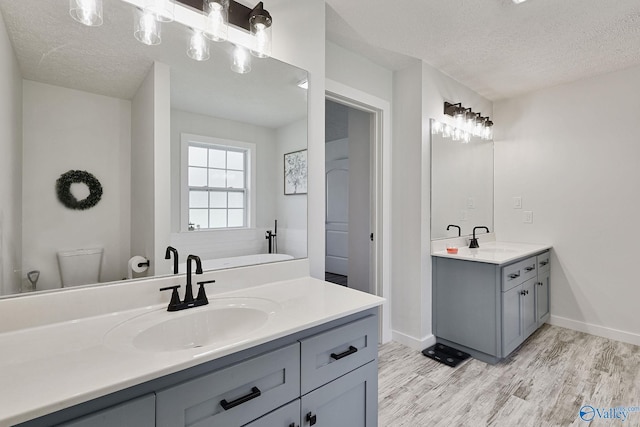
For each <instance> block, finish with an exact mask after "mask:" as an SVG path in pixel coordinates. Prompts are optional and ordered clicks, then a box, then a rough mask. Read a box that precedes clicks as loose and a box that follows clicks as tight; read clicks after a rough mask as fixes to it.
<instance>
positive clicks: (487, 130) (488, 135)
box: [482, 126, 493, 140]
mask: <svg viewBox="0 0 640 427" xmlns="http://www.w3.org/2000/svg"><path fill="white" fill-rule="evenodd" d="M482 138H483V139H486V140H490V139H492V138H493V128H492V127H491V126H485V127H484V130H483V132H482Z"/></svg>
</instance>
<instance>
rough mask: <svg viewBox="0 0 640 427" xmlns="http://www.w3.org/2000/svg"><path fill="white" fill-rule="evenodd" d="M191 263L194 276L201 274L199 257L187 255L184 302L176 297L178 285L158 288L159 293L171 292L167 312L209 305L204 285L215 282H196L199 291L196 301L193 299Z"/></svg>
mask: <svg viewBox="0 0 640 427" xmlns="http://www.w3.org/2000/svg"><path fill="white" fill-rule="evenodd" d="M172 249H173V248H172ZM167 250H168V249H167ZM176 259H177V257H176ZM191 261H195V262H196V272H195V274H202V261H200V257H198V256H195V255H189V256H188V257H187V285H186V286H185V292H184V300H182V301H180V296H179V295H178V288H180V285H175V286H167V287H166V288H160V290H161V291H167V290H172V291H173V292H172V293H171V301H170V302H169V307H167V311H178V310H184V309H187V308H192V307H199V306H201V305H207V304H209V300H208V299H207V294H206V292H205V291H204V285H206V284H207V283H215V280H207V281H204V282H198V285H200V289H199V290H198V296H197V297H196V299H193V286H192V285H191Z"/></svg>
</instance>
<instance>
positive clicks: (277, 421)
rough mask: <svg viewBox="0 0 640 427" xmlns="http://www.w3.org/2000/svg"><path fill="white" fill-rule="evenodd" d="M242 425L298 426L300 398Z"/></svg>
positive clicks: (254, 426) (255, 426)
mask: <svg viewBox="0 0 640 427" xmlns="http://www.w3.org/2000/svg"><path fill="white" fill-rule="evenodd" d="M243 427H300V399H296V400H294V401H293V402H291V403H289V404H288V405H285V406H283V407H282V408H279V409H276V410H275V411H273V412H270V413H268V414H267V415H265V416H264V417H262V418H258V419H257V420H255V421H253V422H251V423H249V424H245V425H244V426H243Z"/></svg>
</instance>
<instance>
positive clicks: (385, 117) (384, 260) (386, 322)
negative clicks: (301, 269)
mask: <svg viewBox="0 0 640 427" xmlns="http://www.w3.org/2000/svg"><path fill="white" fill-rule="evenodd" d="M325 97H326V99H329V100H331V101H335V102H338V103H340V104H344V105H347V106H349V107H352V108H355V109H358V110H361V111H366V112H368V113H372V114H373V117H374V124H373V129H374V132H373V134H374V135H373V136H374V137H373V146H372V150H371V157H372V163H371V164H372V166H373V168H372V172H373V176H374V179H373V191H372V194H371V195H372V199H373V206H374V207H373V211H374V212H373V214H374V221H373V224H372V228H373V230H372V231H373V233H374V241H373V259H374V260H375V269H374V270H373V277H374V284H375V293H376V295H378V296H380V297H383V298H386V300H387V301H385V303H384V304H383V305H382V310H381V312H380V331H381V335H380V341H381V342H382V343H386V342H389V341H391V309H390V307H391V302H390V299H391V289H390V288H391V253H390V248H391V242H390V236H391V232H390V231H391V104H390V103H389V102H388V101H385V100H384V99H381V98H378V97H376V96H373V95H371V94H368V93H366V92H362V91H360V90H358V89H354V88H352V87H349V86H346V85H344V84H342V83H338V82H336V81H334V80H331V79H326V80H325Z"/></svg>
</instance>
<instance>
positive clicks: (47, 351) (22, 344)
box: [0, 277, 384, 426]
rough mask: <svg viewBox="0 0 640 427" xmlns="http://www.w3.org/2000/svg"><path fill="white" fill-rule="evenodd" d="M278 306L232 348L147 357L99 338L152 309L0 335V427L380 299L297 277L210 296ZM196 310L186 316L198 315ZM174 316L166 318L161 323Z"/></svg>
mask: <svg viewBox="0 0 640 427" xmlns="http://www.w3.org/2000/svg"><path fill="white" fill-rule="evenodd" d="M230 297H231V298H236V297H239V298H262V299H265V300H270V301H271V302H273V303H274V304H276V305H277V306H278V309H277V310H274V312H273V313H272V314H270V317H269V319H268V321H267V322H266V324H265V325H264V326H262V327H260V328H259V329H257V330H255V331H253V332H251V333H249V334H248V335H247V334H245V335H243V336H242V338H241V339H238V340H235V341H233V340H232V341H227V342H225V343H223V344H212V345H210V346H206V347H201V348H189V349H182V350H176V351H168V352H160V353H149V352H145V351H140V350H138V351H136V350H134V349H130V348H117V346H114V345H113V344H110V345H108V344H107V343H106V342H105V335H106V334H107V333H108V332H109V331H110V330H112V329H113V328H115V327H116V326H118V325H120V324H122V323H123V322H126V321H127V320H130V319H133V318H134V317H137V316H140V315H143V314H146V313H149V312H153V311H159V310H166V305H165V304H163V305H154V306H148V307H143V308H138V309H133V310H127V311H121V312H114V313H109V314H106V315H100V316H96V317H88V318H83V319H80V320H73V321H67V322H60V323H55V324H51V325H46V326H39V327H32V328H27V329H21V330H16V331H11V332H5V333H1V334H0V355H1V356H0V426H10V425H14V424H16V423H20V422H24V421H27V420H30V419H33V418H37V417H39V416H42V415H46V414H49V413H52V412H55V411H58V410H61V409H64V408H68V407H71V406H73V405H76V404H79V403H83V402H86V401H88V400H90V399H94V398H97V397H101V396H104V395H107V394H109V393H112V392H115V391H119V390H122V389H125V388H128V387H131V386H134V385H137V384H141V383H144V382H146V381H149V380H153V379H156V378H159V377H162V376H164V375H168V374H171V373H174V372H178V371H181V370H183V369H186V368H190V367H192V366H196V365H199V364H201V363H204V362H208V361H211V360H214V359H218V358H220V357H223V356H227V355H229V354H232V353H235V352H238V351H241V350H245V349H247V348H251V347H254V346H257V345H260V344H264V343H266V342H269V341H272V340H275V339H278V338H281V337H284V336H287V335H290V334H293V333H296V332H300V331H303V330H305V329H308V328H311V327H314V326H317V325H321V324H323V323H326V322H329V321H332V320H336V319H339V318H341V317H345V316H348V315H350V314H354V313H357V312H360V311H363V310H367V309H370V308H373V307H377V306H379V305H381V304H382V303H383V302H384V299H383V298H379V297H377V296H374V295H370V294H366V293H363V292H359V291H356V290H353V289H349V288H345V287H342V286H338V285H334V284H331V283H327V282H324V281H321V280H317V279H313V278H310V277H304V278H299V279H293V280H287V281H282V282H276V283H270V284H266V285H260V286H255V287H251V288H247V289H241V290H237V291H232V292H227V293H223V294H217V295H215V296H213V297H210V298H209V299H210V300H211V301H214V300H215V299H217V298H230ZM205 308H206V306H205V307H197V308H192V309H189V310H199V309H205ZM171 314H175V313H168V312H167V316H170V315H171Z"/></svg>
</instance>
